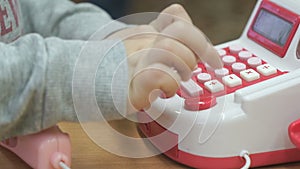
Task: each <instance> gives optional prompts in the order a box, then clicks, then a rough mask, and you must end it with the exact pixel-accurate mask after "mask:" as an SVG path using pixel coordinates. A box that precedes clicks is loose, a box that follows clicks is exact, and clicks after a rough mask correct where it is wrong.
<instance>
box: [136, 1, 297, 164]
mask: <svg viewBox="0 0 300 169" xmlns="http://www.w3.org/2000/svg"><path fill="white" fill-rule="evenodd" d="M299 23H300V1H296V0H259V1H258V2H257V5H256V7H255V8H254V10H253V13H252V15H251V17H250V20H249V22H248V24H247V26H246V28H245V30H244V32H243V34H242V36H241V37H240V38H239V39H237V40H233V41H230V42H227V43H224V44H220V45H218V46H216V48H217V50H218V51H219V54H220V57H221V59H222V61H223V62H224V68H222V69H217V70H213V69H212V68H211V67H210V66H209V65H207V64H205V63H199V64H198V69H196V70H195V71H194V72H193V76H192V78H191V79H190V80H189V81H187V82H182V83H181V87H180V90H179V91H178V92H177V94H176V95H175V96H174V97H171V98H158V99H157V100H156V101H155V102H154V103H153V104H152V106H151V107H150V108H149V109H148V110H145V111H144V112H141V113H140V114H139V115H138V118H139V120H140V122H141V123H140V124H139V128H140V129H141V130H142V132H143V133H144V134H145V135H146V136H147V137H148V138H149V139H150V140H151V142H152V143H153V144H154V145H155V146H156V147H157V148H158V149H160V150H161V151H162V152H164V154H166V155H167V156H168V157H170V158H171V159H173V160H175V161H178V162H180V163H183V164H185V165H188V166H191V167H195V168H215V169H220V168H249V167H257V166H265V165H272V164H280V163H287V162H295V161H300V150H299V149H298V148H300V120H297V119H300V69H299V68H300V45H299V43H300V42H299V40H300V28H299Z"/></svg>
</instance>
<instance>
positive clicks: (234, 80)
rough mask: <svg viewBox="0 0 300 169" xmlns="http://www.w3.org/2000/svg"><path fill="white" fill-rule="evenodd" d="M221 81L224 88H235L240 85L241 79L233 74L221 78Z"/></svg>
mask: <svg viewBox="0 0 300 169" xmlns="http://www.w3.org/2000/svg"><path fill="white" fill-rule="evenodd" d="M222 81H223V83H224V84H225V85H226V86H229V87H236V86H240V85H242V79H241V78H239V77H238V76H237V75H235V74H230V75H227V76H224V77H223V78H222Z"/></svg>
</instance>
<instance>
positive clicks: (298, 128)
mask: <svg viewBox="0 0 300 169" xmlns="http://www.w3.org/2000/svg"><path fill="white" fill-rule="evenodd" d="M288 132H289V137H290V140H291V141H292V143H293V144H294V145H295V146H296V147H297V148H298V149H300V119H299V120H296V121H294V122H292V123H291V124H290V125H289V129H288Z"/></svg>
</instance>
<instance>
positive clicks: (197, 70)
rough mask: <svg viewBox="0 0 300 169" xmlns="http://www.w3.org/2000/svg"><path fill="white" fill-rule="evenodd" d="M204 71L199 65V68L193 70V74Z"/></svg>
mask: <svg viewBox="0 0 300 169" xmlns="http://www.w3.org/2000/svg"><path fill="white" fill-rule="evenodd" d="M201 72H202V69H201V68H200V67H198V68H197V69H195V70H194V71H193V72H192V75H193V76H197V75H198V74H199V73H201Z"/></svg>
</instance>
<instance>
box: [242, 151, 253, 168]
mask: <svg viewBox="0 0 300 169" xmlns="http://www.w3.org/2000/svg"><path fill="white" fill-rule="evenodd" d="M240 157H243V158H244V159H245V161H246V163H245V165H244V166H243V167H242V168H241V169H248V168H250V165H251V159H250V156H249V152H248V151H246V150H243V151H242V152H241V153H240Z"/></svg>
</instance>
